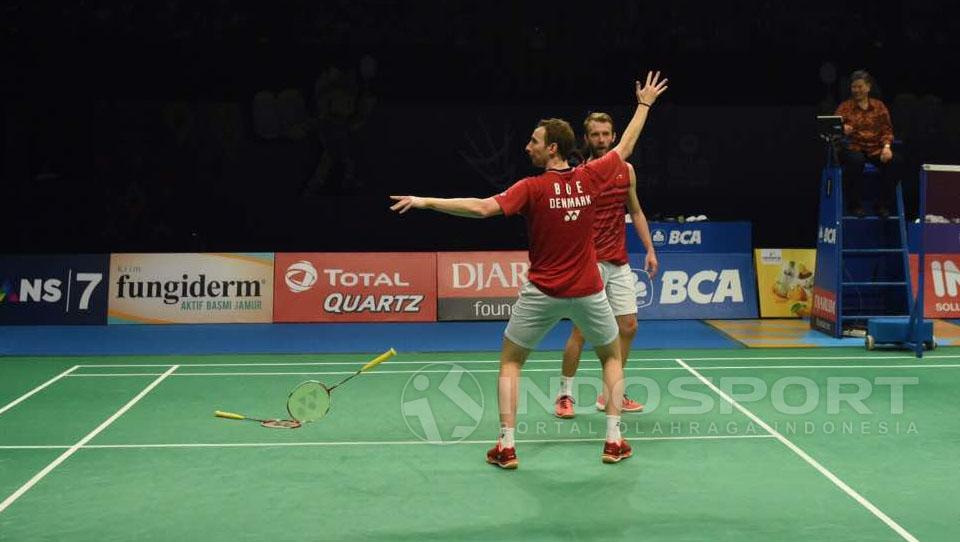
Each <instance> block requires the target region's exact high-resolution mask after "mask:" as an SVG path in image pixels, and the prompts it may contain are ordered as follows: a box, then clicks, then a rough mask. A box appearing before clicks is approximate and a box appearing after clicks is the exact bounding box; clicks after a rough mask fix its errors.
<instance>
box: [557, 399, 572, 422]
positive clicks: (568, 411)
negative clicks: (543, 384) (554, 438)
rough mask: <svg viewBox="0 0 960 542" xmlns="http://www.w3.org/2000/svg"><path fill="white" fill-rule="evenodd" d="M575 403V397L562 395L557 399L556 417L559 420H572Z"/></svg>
mask: <svg viewBox="0 0 960 542" xmlns="http://www.w3.org/2000/svg"><path fill="white" fill-rule="evenodd" d="M574 403H575V401H574V400H573V397H570V396H569V395H561V396H560V397H557V403H556V407H555V408H554V411H553V413H554V415H555V416H556V417H558V418H564V419H570V418H572V417H573V416H574V413H573V404H574Z"/></svg>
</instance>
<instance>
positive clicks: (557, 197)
mask: <svg viewBox="0 0 960 542" xmlns="http://www.w3.org/2000/svg"><path fill="white" fill-rule="evenodd" d="M622 166H623V160H622V159H621V158H620V155H619V154H618V153H615V152H608V153H607V154H606V155H605V156H604V157H603V158H600V159H599V160H593V161H591V162H587V163H586V164H583V165H581V166H578V167H576V168H570V169H565V170H548V171H546V172H544V173H543V174H541V175H537V176H536V177H527V178H525V179H521V180H519V181H517V182H516V184H514V185H513V186H511V187H510V188H508V189H507V190H506V191H505V192H503V193H501V194H497V195H496V196H494V199H496V201H497V203H498V204H499V205H500V208H501V209H503V213H504V214H505V215H507V216H510V215H515V214H521V215H523V216H524V217H525V218H526V219H527V235H528V237H529V238H530V270H529V271H528V273H527V278H529V279H530V282H532V283H533V284H534V285H535V286H536V287H537V288H539V289H540V290H541V291H542V292H543V293H545V294H547V295H549V296H552V297H583V296H587V295H593V294H595V293H597V292H599V291H600V290H603V281H602V280H601V279H600V272H599V270H597V257H596V251H595V250H594V246H593V221H594V217H595V214H596V209H597V198H598V197H599V196H600V194H601V193H602V192H603V191H604V190H606V189H607V188H608V185H609V183H610V182H611V181H612V180H614V179H615V178H616V172H617V171H618V170H619V168H620V167H622Z"/></svg>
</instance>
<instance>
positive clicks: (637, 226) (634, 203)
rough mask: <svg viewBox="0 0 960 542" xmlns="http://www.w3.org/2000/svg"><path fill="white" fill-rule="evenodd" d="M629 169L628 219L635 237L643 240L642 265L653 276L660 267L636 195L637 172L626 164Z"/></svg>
mask: <svg viewBox="0 0 960 542" xmlns="http://www.w3.org/2000/svg"><path fill="white" fill-rule="evenodd" d="M627 167H628V168H629V170H630V190H629V192H627V196H628V197H627V209H629V211H630V220H631V222H633V229H634V230H636V232H637V237H639V238H640V240H641V241H642V242H643V248H645V249H646V250H647V256H646V258H644V262H643V267H644V269H645V270H646V271H647V273H649V274H650V277H651V278H653V277H654V276H656V274H657V270H658V269H659V268H660V262H659V261H658V260H657V251H656V249H654V247H653V238H652V237H651V236H650V225H649V224H647V215H645V214H643V209H642V208H641V207H640V198H638V197H637V174H636V172H635V171H634V170H633V166H632V165H630V164H627Z"/></svg>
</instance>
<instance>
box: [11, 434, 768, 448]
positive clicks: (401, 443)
mask: <svg viewBox="0 0 960 542" xmlns="http://www.w3.org/2000/svg"><path fill="white" fill-rule="evenodd" d="M751 438H754V439H756V438H759V439H767V438H774V437H773V435H688V436H675V437H668V436H663V437H632V438H631V439H630V442H635V441H658V440H735V439H751ZM603 440H604V439H603V438H599V437H598V438H556V439H530V440H517V444H555V443H564V442H602V441H603ZM494 442H496V439H493V440H460V441H451V442H443V441H433V440H381V441H376V440H369V441H350V440H347V441H317V442H226V443H182V444H91V445H89V446H83V447H82V448H83V449H84V450H117V449H145V448H274V447H291V448H297V447H326V446H417V445H422V444H432V445H436V446H454V445H458V444H487V445H490V444H493V443H494ZM63 448H67V446H0V450H48V449H58V450H59V449H63Z"/></svg>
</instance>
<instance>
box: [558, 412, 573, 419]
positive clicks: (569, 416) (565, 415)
mask: <svg viewBox="0 0 960 542" xmlns="http://www.w3.org/2000/svg"><path fill="white" fill-rule="evenodd" d="M553 415H554V416H556V417H557V418H561V419H564V420H569V419H571V418H573V417H574V416H575V414H558V413H556V412H554V413H553Z"/></svg>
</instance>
